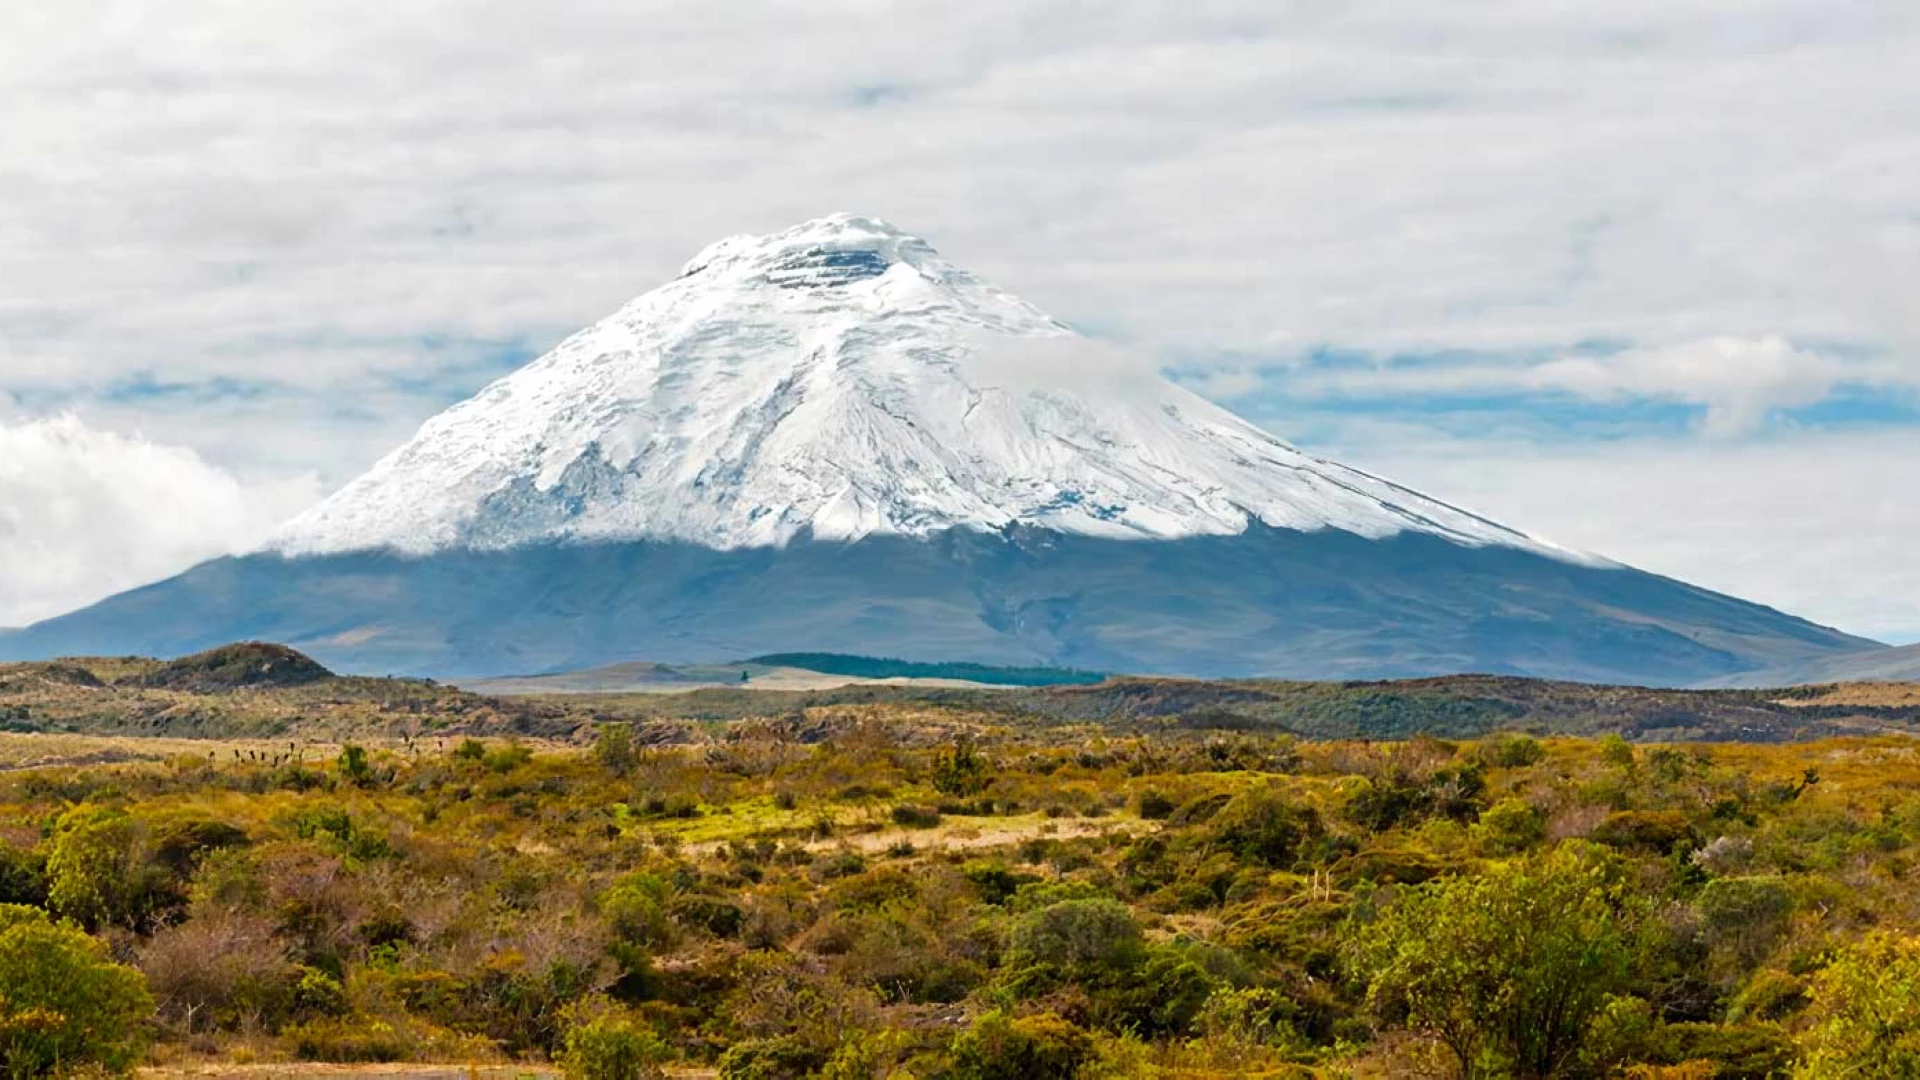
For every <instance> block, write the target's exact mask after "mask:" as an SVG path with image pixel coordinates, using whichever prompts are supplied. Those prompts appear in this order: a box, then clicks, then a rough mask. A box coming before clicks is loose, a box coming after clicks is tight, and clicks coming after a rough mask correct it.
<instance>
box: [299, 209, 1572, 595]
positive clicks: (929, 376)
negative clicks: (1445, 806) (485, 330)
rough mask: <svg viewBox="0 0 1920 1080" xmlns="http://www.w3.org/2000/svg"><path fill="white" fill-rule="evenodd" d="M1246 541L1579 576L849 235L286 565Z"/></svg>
mask: <svg viewBox="0 0 1920 1080" xmlns="http://www.w3.org/2000/svg"><path fill="white" fill-rule="evenodd" d="M1255 521H1260V522H1264V523H1266V524H1268V525H1272V526H1276V527H1283V528H1292V529H1305V530H1311V529H1321V528H1335V529H1343V530H1346V531H1349V532H1353V533H1357V534H1360V535H1363V536H1370V537H1380V536H1387V535H1391V534H1394V533H1398V532H1402V531H1418V532H1427V533H1433V534H1437V535H1440V536H1444V537H1447V538H1449V539H1451V540H1454V541H1456V542H1459V543H1463V544H1469V545H1486V544H1501V545H1510V546H1515V547H1522V548H1527V549H1529V550H1534V551H1539V552H1544V553H1548V554H1554V555H1560V556H1563V557H1564V556H1565V555H1566V554H1567V553H1565V552H1562V551H1560V550H1559V549H1557V548H1553V547H1551V546H1550V545H1547V544H1545V543H1543V542H1541V541H1538V540H1535V539H1533V538H1530V537H1527V536H1525V535H1524V534H1521V533H1518V532H1515V531H1513V530H1510V529H1507V528H1505V527H1503V526H1500V525H1498V524H1495V523H1493V522H1490V521H1487V520H1485V519H1483V518H1480V517H1477V516H1474V515H1472V514H1469V513H1466V512H1464V511H1461V510H1458V509H1456V508H1453V507H1450V506H1447V505H1445V504H1442V503H1439V502H1436V501H1434V500H1432V499H1428V498H1426V497H1424V496H1421V495H1418V494H1416V493H1414V492H1411V491H1408V490H1406V489H1404V488H1400V487H1397V486H1395V485H1393V484H1390V483H1387V482H1386V481H1383V480H1380V479H1377V478H1375V477H1372V476H1368V475H1366V474H1364V473H1360V472H1357V471H1355V470H1352V469H1349V468H1346V467H1345V466H1341V465H1338V464H1335V463H1332V462H1327V461H1322V460H1320V459H1317V458H1313V457H1310V456H1308V455H1306V454H1303V453H1301V452H1299V451H1298V450H1295V449H1294V448H1292V447H1291V446H1288V445H1287V444H1286V443H1284V442H1281V441H1280V440H1278V439H1276V438H1274V437H1273V436H1271V435H1269V434H1267V433H1266V432H1264V431H1262V430H1260V429H1259V428H1256V427H1254V426H1253V425H1251V424H1249V423H1247V422H1245V421H1243V420H1241V419H1239V418H1238V417H1236V416H1234V415H1233V414H1231V413H1229V412H1227V411H1226V410H1224V409H1221V408H1220V407H1218V406H1216V405H1213V404H1212V403H1210V402H1208V401H1206V400H1204V399H1202V398H1200V397H1198V396H1197V395H1195V394H1193V393H1191V392H1189V391H1187V390H1185V389H1183V388H1181V387H1179V386H1176V385H1175V384H1173V383H1172V382H1169V381H1168V380H1166V379H1165V378H1163V377H1162V376H1160V375H1159V374H1158V372H1157V371H1155V370H1154V369H1153V367H1152V365H1151V364H1149V363H1145V362H1142V361H1141V360H1140V359H1138V358H1136V357H1133V356H1131V355H1129V354H1128V353H1127V352H1126V351H1125V350H1122V349H1119V348H1116V347H1113V346H1109V345H1105V344H1102V343H1099V342H1095V341H1092V340H1089V339H1087V338H1085V337H1082V336H1081V335H1079V334H1076V333H1075V332H1074V331H1073V330H1072V329H1071V328H1069V327H1067V326H1066V325H1065V324H1063V323H1060V322H1059V321H1057V320H1055V319H1052V318H1050V317H1049V316H1047V315H1045V314H1043V313H1042V312H1040V311H1039V310H1038V309H1036V308H1034V307H1033V306H1032V305H1030V304H1028V303H1026V302H1025V301H1023V300H1021V299H1019V298H1018V297H1015V296H1013V295H1011V294H1008V293H1005V292H1002V291H1000V290H999V289H996V288H994V287H993V286H991V285H988V284H986V283H985V282H982V281H980V280H979V279H978V278H975V277H974V276H973V275H971V274H969V273H967V272H966V271H964V270H961V269H959V268H958V267H955V266H953V265H952V264H950V263H948V262H947V261H945V260H944V259H942V258H941V257H940V255H939V254H938V253H937V252H936V251H934V249H933V248H932V247H931V246H930V245H929V244H927V242H926V241H924V240H922V239H920V238H919V237H916V236H913V235H910V234H908V233H904V232H902V231H900V230H899V229H896V228H894V227H893V226H891V225H889V224H887V223H885V222H882V221H878V220H874V219H871V218H863V217H856V216H853V215H849V214H835V215H832V216H829V217H824V218H818V219H815V220H813V221H808V222H804V223H802V224H800V225H797V226H794V227H793V228H790V229H787V230H785V231H783V232H779V233H774V234H772V235H768V236H735V237H729V238H727V239H725V240H721V241H719V242H718V243H715V244H712V245H710V246H709V247H707V248H706V249H705V250H704V251H702V252H700V254H699V255H697V256H695V257H694V258H693V260H692V261H690V262H688V263H687V265H686V268H685V269H684V270H683V271H682V272H681V274H680V276H679V277H678V278H675V279H674V280H673V281H670V282H668V283H667V284H665V285H662V286H660V287H659V288H657V289H654V290H653V291H651V292H648V293H646V294H645V295H643V296H640V297H639V298H637V299H635V300H633V301H632V302H630V303H628V304H627V305H626V306H624V307H622V308H621V309H620V310H619V311H617V312H615V313H614V314H613V315H611V316H609V317H607V318H606V319H604V320H602V321H600V322H599V323H596V324H594V325H593V326H591V327H588V328H587V329H585V330H583V331H581V332H579V333H577V334H575V335H573V336H572V337H570V338H568V339H567V340H565V341H563V342H561V343H560V344H559V345H558V346H557V347H556V348H554V350H553V351H552V352H549V353H547V354H546V355H545V356H543V357H541V358H540V359H538V360H535V361H534V362H533V363H531V364H528V365H527V366H526V367H524V368H521V369H520V370H518V371H516V372H514V373H512V374H510V375H508V376H506V377H504V378H502V379H500V380H498V381H496V382H494V383H493V384H492V385H490V386H488V387H486V388H485V389H483V390H482V391H480V393H479V394H477V395H475V396H474V397H473V398H471V399H469V400H467V401H465V402H462V403H461V404H459V405H456V406H454V407H453V408H451V409H448V410H447V411H446V412H444V413H441V414H440V415H438V416H436V417H434V418H432V419H430V420H428V421H427V422H426V424H425V425H424V426H422V427H421V429H420V431H419V433H418V434H417V435H416V436H415V437H414V438H413V440H412V441H410V442H409V443H407V444H406V445H405V446H402V447H401V448H399V449H398V450H396V451H394V452H393V453H392V454H389V455H388V456H387V457H386V458H384V459H382V460H381V461H380V462H379V463H377V464H376V465H374V467H373V468H372V469H370V470H369V471H368V472H367V473H365V474H364V475H362V476H361V477H359V478H358V479H356V480H354V481H353V482H352V483H350V484H348V485H347V486H346V487H344V488H342V489H341V490H340V491H339V492H337V493H336V494H334V495H333V496H332V497H330V498H328V499H327V500H325V501H324V502H322V503H321V504H319V505H318V506H316V507H314V508H313V509H311V510H309V511H307V512H306V513H305V514H302V515H301V516H300V517H298V518H296V519H295V520H293V521H292V522H289V523H288V524H287V525H286V526H285V527H284V528H283V529H282V530H281V531H280V533H279V534H278V535H277V537H276V538H275V539H274V541H273V542H272V545H271V546H272V547H273V548H275V549H277V550H279V551H282V552H284V553H287V554H289V555H315V554H327V553H337V552H346V551H356V550H367V549H379V548H386V549H393V550H398V551H401V552H405V553H410V554H425V553H429V552H433V551H438V550H444V549H448V548H459V547H470V548H489V549H491V548H506V547H515V546H521V545H528V544H542V543H557V542H577V541H620V540H640V539H654V540H676V541H686V542H692V543H697V544H702V545H706V546H709V547H715V548H723V549H725V548H739V547H756V546H769V545H780V544H784V543H786V542H787V541H789V540H791V539H793V538H795V537H797V536H801V535H811V536H812V537H814V538H816V539H830V540H853V539H858V538H860V537H863V536H867V535H872V534H903V535H926V534H930V533H933V532H936V531H939V530H943V529H949V528H971V529H978V530H988V531H992V530H999V529H1004V528H1006V527H1008V526H1011V525H1015V524H1029V525H1034V526H1039V527H1044V528H1049V529H1055V530H1059V531H1062V532H1069V533H1082V534H1090V535H1098V536H1107V537H1121V538H1141V539H1150V538H1163V539H1164V538H1175V537H1181V536H1193V535H1202V534H1215V535H1218V534H1229V533H1237V532H1241V531H1243V530H1245V529H1246V528H1247V527H1248V526H1249V525H1250V524H1252V523H1253V522H1255Z"/></svg>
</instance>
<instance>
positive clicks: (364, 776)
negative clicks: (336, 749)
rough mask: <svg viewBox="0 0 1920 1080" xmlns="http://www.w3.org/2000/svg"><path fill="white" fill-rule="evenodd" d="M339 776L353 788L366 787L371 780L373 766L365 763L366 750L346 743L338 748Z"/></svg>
mask: <svg viewBox="0 0 1920 1080" xmlns="http://www.w3.org/2000/svg"><path fill="white" fill-rule="evenodd" d="M339 766H340V776H341V778H343V779H344V780H346V781H347V783H349V784H352V785H354V786H355V787H366V786H367V784H368V783H370V782H371V781H372V780H373V766H372V765H370V764H368V762H367V748H366V747H364V746H356V745H355V744H353V743H348V744H346V745H345V746H342V747H341V748H340V763H339Z"/></svg>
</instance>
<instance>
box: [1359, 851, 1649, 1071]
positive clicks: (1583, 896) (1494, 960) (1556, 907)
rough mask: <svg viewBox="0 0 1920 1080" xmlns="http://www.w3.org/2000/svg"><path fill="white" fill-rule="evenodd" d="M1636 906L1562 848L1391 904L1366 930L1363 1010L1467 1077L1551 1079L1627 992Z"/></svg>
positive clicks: (1591, 859) (1616, 884)
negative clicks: (1403, 1028)
mask: <svg viewBox="0 0 1920 1080" xmlns="http://www.w3.org/2000/svg"><path fill="white" fill-rule="evenodd" d="M1643 916H1644V908H1643V901H1641V900H1640V899H1639V898H1638V897H1637V895H1636V894H1635V893H1634V891H1633V890H1632V889H1630V888H1629V887H1628V886H1627V884H1626V883H1625V882H1624V881H1623V880H1622V878H1621V875H1619V874H1618V873H1617V872H1616V869H1615V865H1614V863H1613V862H1612V861H1611V860H1609V859H1608V858H1607V857H1606V856H1605V854H1604V853H1602V852H1600V851H1598V850H1597V849H1594V848H1591V847H1589V846H1587V845H1569V846H1565V847H1561V848H1559V849H1556V850H1555V851H1553V852H1551V853H1548V854H1546V855H1544V856H1538V857H1535V858H1533V859H1531V860H1527V861H1525V862H1518V863H1512V864H1507V865H1504V866H1497V867H1495V868H1493V869H1492V870H1490V871H1488V872H1487V873H1486V874H1484V875H1482V876H1478V877H1455V878H1448V879H1445V880H1441V881H1436V882H1431V883H1429V884H1427V885H1424V886H1421V887H1419V888H1415V889H1408V890H1406V891H1404V892H1403V893H1401V894H1400V896H1399V897H1398V898H1397V899H1396V900H1395V901H1394V902H1393V904H1392V906H1391V907H1389V908H1388V909H1387V910H1386V912H1385V913H1384V914H1383V915H1381V916H1380V918H1379V919H1378V920H1377V921H1375V922H1374V923H1373V924H1372V925H1371V926H1368V927H1366V928H1365V929H1364V931H1363V933H1362V935H1361V938H1360V943H1359V946H1358V954H1357V957H1356V959H1357V960H1358V961H1359V965H1358V966H1359V967H1360V969H1361V971H1362V972H1363V973H1364V975H1365V976H1366V978H1367V1001H1368V1003H1369V1004H1370V1005H1372V1006H1373V1008H1374V1009H1375V1010H1376V1011H1377V1012H1379V1013H1380V1014H1381V1015H1382V1016H1384V1017H1388V1018H1403V1019H1404V1020H1405V1021H1406V1023H1407V1024H1408V1025H1409V1026H1411V1027H1413V1028H1416V1029H1418V1030H1423V1031H1426V1032H1428V1033H1430V1034H1432V1035H1433V1036H1435V1037H1436V1038H1438V1039H1439V1040H1440V1042H1441V1043H1443V1044H1444V1045H1445V1046H1446V1048H1447V1049H1448V1051H1450V1052H1451V1054H1452V1055H1453V1057H1454V1059H1455V1061H1456V1063H1457V1064H1458V1066H1459V1068H1460V1071H1461V1073H1462V1074H1463V1075H1464V1076H1468V1077H1493V1076H1521V1077H1544V1076H1555V1075H1559V1074H1560V1073H1561V1072H1563V1071H1564V1070H1565V1069H1566V1068H1567V1067H1568V1065H1569V1064H1570V1063H1571V1062H1572V1061H1573V1060H1574V1055H1575V1053H1576V1052H1577V1051H1578V1050H1579V1048H1580V1046H1581V1044H1582V1041H1583V1040H1584V1038H1585V1037H1586V1035H1587V1032H1588V1028H1589V1026H1590V1024H1591V1023H1592V1021H1593V1019H1594V1017H1595V1016H1597V1015H1598V1014H1599V1012H1600V1010H1601V1008H1602V1006H1603V1005H1604V1004H1605V1003H1606V1001H1607V998H1608V996H1609V995H1612V994H1617V993H1621V992H1623V991H1625V990H1626V989H1627V981H1628V979H1629V978H1630V977H1631V975H1632V973H1633V970H1634V965H1635V961H1636V959H1637V954H1638V946H1639V931H1640V925H1641V922H1642V919H1643Z"/></svg>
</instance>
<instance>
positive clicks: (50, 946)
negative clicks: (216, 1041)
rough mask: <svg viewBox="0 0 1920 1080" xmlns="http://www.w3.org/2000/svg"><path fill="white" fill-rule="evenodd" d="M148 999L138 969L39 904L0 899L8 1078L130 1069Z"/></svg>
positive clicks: (3, 1050) (2, 1025)
mask: <svg viewBox="0 0 1920 1080" xmlns="http://www.w3.org/2000/svg"><path fill="white" fill-rule="evenodd" d="M152 1015H153V998H152V996H151V995H149V994H148V993H147V984H146V979H145V978H143V977H142V976H141V974H140V973H139V972H138V971H135V970H134V969H132V968H130V967H127V966H125V965H123V964H116V963H114V962H113V961H111V960H109V959H108V958H107V951H106V948H105V947H104V946H102V945H101V944H100V942H98V941H95V940H94V939H93V938H91V937H88V936H87V935H86V934H85V933H83V932H82V931H80V930H79V929H78V928H77V927H74V926H72V925H70V924H63V923H55V922H53V921H52V920H51V919H49V918H48V917H47V914H46V913H45V912H43V911H40V910H38V909H37V908H29V907H22V906H20V905H17V904H5V905H0V1068H5V1070H6V1071H7V1074H8V1075H9V1076H11V1077H20V1078H26V1077H38V1076H49V1075H53V1074H56V1073H64V1072H67V1071H69V1070H72V1069H74V1068H75V1067H76V1066H81V1065H95V1066H98V1067H100V1068H102V1069H105V1070H107V1071H108V1072H113V1073H124V1072H127V1071H129V1070H130V1069H131V1068H132V1066H133V1064H134V1062H135V1061H136V1060H138V1058H139V1056H140V1053H141V1050H142V1049H143V1048H144V1046H145V1040H146V1032H145V1029H144V1027H143V1025H144V1024H145V1022H146V1020H147V1018H148V1017H150V1016H152Z"/></svg>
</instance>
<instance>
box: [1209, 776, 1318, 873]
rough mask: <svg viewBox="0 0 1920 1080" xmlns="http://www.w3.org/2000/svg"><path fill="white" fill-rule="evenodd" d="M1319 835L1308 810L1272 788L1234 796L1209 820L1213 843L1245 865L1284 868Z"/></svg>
mask: <svg viewBox="0 0 1920 1080" xmlns="http://www.w3.org/2000/svg"><path fill="white" fill-rule="evenodd" d="M1320 832H1321V828H1320V817H1319V815H1318V814H1316V813H1314V811H1313V809H1312V808H1311V807H1303V806H1296V805H1295V804H1294V803H1292V802H1291V801H1289V800H1288V799H1287V797H1286V796H1285V795H1284V794H1282V793H1281V792H1280V791H1278V790H1276V789H1274V788H1268V787H1258V788H1250V789H1248V790H1246V791H1243V792H1241V793H1240V794H1238V795H1235V796H1234V797H1233V798H1232V799H1231V800H1230V801H1228V802H1227V804H1226V805H1225V806H1222V807H1221V808H1220V812H1219V813H1217V814H1215V815H1214V816H1213V818H1212V820H1210V821H1208V822H1207V833H1208V836H1209V837H1210V838H1211V840H1212V842H1213V843H1214V844H1216V845H1218V846H1219V847H1221V848H1223V849H1225V850H1227V851H1230V852H1232V853H1233V854H1234V855H1235V856H1236V857H1238V858H1241V859H1244V860H1247V861H1248V862H1254V863H1258V864H1260V865H1262V866H1270V867H1273V868H1275V869H1286V868H1288V867H1290V866H1292V865H1293V862H1294V859H1295V857H1296V856H1297V855H1298V854H1299V853H1300V850H1301V848H1302V847H1303V846H1304V845H1305V844H1306V843H1307V842H1308V841H1309V840H1311V839H1314V838H1316V837H1317V836H1318V835H1319V834H1320Z"/></svg>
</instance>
